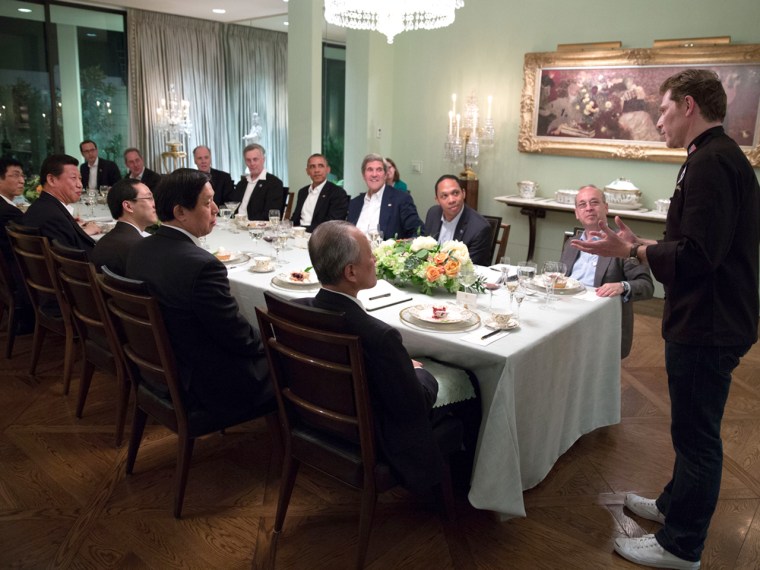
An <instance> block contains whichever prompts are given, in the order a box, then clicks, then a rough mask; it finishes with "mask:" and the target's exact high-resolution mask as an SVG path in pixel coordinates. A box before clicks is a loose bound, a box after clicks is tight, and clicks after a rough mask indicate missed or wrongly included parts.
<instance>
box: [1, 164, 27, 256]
mask: <svg viewBox="0 0 760 570" xmlns="http://www.w3.org/2000/svg"><path fill="white" fill-rule="evenodd" d="M23 191H24V171H23V170H22V169H21V163H20V162H19V161H18V160H16V159H15V158H0V250H1V251H2V252H3V255H4V256H5V260H6V261H7V262H8V263H9V266H10V267H14V266H15V265H16V262H15V261H14V260H13V254H12V253H11V245H10V242H9V241H8V234H6V233H5V226H6V225H8V222H16V223H21V218H22V216H23V215H24V213H23V212H22V211H21V210H19V209H18V207H17V206H16V204H14V203H13V199H14V198H15V197H16V196H20V195H21V193H22V192H23Z"/></svg>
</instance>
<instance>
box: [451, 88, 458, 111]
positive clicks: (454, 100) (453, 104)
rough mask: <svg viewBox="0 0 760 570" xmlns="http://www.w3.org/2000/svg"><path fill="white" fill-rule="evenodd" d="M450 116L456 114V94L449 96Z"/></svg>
mask: <svg viewBox="0 0 760 570" xmlns="http://www.w3.org/2000/svg"><path fill="white" fill-rule="evenodd" d="M451 114H452V115H456V114H457V94H456V93H452V94H451Z"/></svg>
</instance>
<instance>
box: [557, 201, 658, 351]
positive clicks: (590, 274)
mask: <svg viewBox="0 0 760 570" xmlns="http://www.w3.org/2000/svg"><path fill="white" fill-rule="evenodd" d="M608 210H609V208H608V206H607V201H606V199H605V197H604V192H602V191H601V190H599V188H597V187H596V186H584V187H582V188H581V189H580V191H579V192H578V195H577V196H576V197H575V217H576V218H577V219H578V221H579V222H580V223H581V224H583V228H584V232H583V234H581V237H580V239H581V240H586V239H589V238H588V237H587V236H588V233H589V232H592V231H597V230H598V229H599V222H600V221H603V220H606V218H607V212H608ZM570 241H571V240H567V243H565V247H564V248H563V250H562V257H561V258H560V261H562V262H563V263H564V264H565V265H567V274H568V275H569V276H570V277H572V278H573V279H577V280H578V281H580V282H581V283H583V284H584V285H587V286H589V287H596V288H597V289H596V294H597V295H598V296H599V297H617V296H619V297H620V299H621V302H622V306H623V336H622V341H621V346H620V357H621V358H625V357H626V356H628V354H629V353H630V352H631V344H632V343H633V306H632V301H641V300H643V299H651V298H652V294H653V293H654V284H653V283H652V275H651V274H650V273H649V266H648V265H646V264H644V263H639V262H638V261H635V260H633V259H630V258H629V259H618V258H615V257H602V256H599V255H593V254H590V253H581V252H580V251H578V250H577V249H575V248H574V247H571V245H570Z"/></svg>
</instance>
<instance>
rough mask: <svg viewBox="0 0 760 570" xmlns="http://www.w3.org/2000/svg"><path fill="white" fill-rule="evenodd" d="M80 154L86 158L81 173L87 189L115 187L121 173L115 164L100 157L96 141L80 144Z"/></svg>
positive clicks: (85, 141)
mask: <svg viewBox="0 0 760 570" xmlns="http://www.w3.org/2000/svg"><path fill="white" fill-rule="evenodd" d="M79 152H81V153H82V156H83V157H84V162H83V163H82V164H81V165H79V172H80V173H81V174H82V182H83V185H84V187H85V188H100V187H101V186H113V185H114V184H116V181H117V180H118V179H119V178H121V172H119V167H118V166H116V163H115V162H112V161H110V160H106V159H105V158H100V157H99V156H98V145H97V144H95V141H92V140H90V139H86V140H83V141H82V142H81V143H79Z"/></svg>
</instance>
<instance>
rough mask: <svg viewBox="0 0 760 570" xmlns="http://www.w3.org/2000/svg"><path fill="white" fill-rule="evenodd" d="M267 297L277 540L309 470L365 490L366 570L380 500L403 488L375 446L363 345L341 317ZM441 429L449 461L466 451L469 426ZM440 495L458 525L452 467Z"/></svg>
mask: <svg viewBox="0 0 760 570" xmlns="http://www.w3.org/2000/svg"><path fill="white" fill-rule="evenodd" d="M264 296H265V297H266V300H267V308H266V309H265V308H261V307H256V316H257V319H258V322H259V329H260V330H261V331H262V341H263V342H264V347H265V351H266V353H267V358H268V360H269V367H270V374H271V377H272V381H273V382H274V385H275V394H276V397H277V405H278V408H279V411H280V422H281V425H282V435H283V440H284V443H285V454H284V460H283V468H282V478H281V481H280V496H279V500H278V503H277V513H276V515H275V523H274V532H275V535H274V536H275V539H276V537H277V536H278V534H279V533H280V532H281V531H282V527H283V524H284V522H285V515H286V513H287V509H288V504H289V502H290V496H291V493H292V491H293V487H294V484H295V480H296V475H297V473H298V469H299V466H300V465H301V464H306V465H308V466H311V467H312V468H315V469H317V470H319V471H321V472H323V473H325V474H327V475H329V476H331V477H333V478H335V479H337V480H338V481H340V482H342V483H344V484H346V485H348V486H350V487H353V488H355V489H358V490H360V491H361V493H362V497H361V512H360V516H359V539H358V546H357V555H356V567H357V568H362V567H363V565H364V559H365V557H366V553H367V546H368V544H369V536H370V531H371V528H372V518H373V514H374V510H375V505H376V502H377V495H378V493H381V492H383V491H386V490H388V489H391V488H393V487H395V486H396V485H398V484H399V481H398V479H397V478H396V476H395V475H394V473H393V471H392V469H391V467H390V466H389V464H388V463H387V462H386V461H384V459H383V458H382V455H381V452H380V450H379V449H378V446H377V443H376V439H375V428H374V421H373V417H372V407H371V405H370V395H369V388H368V386H367V376H366V370H365V365H364V357H363V354H362V348H361V341H360V339H359V337H358V336H355V335H347V334H342V333H340V332H338V331H340V330H341V329H343V328H344V327H345V321H344V316H343V314H342V313H333V312H330V311H323V310H320V309H316V308H312V307H307V306H304V305H300V304H297V303H293V302H291V301H287V300H285V299H282V298H280V297H277V296H275V295H272V294H270V293H268V292H266V293H264ZM439 426H440V427H439ZM439 426H436V428H435V430H434V435H435V437H436V441H437V442H438V444H439V447H440V448H441V452H442V454H443V455H444V457H448V455H449V454H450V453H454V452H456V451H458V450H459V449H460V448H461V445H462V424H461V421H459V420H456V419H454V418H447V420H446V421H444V422H442V423H441V424H439ZM436 432H437V433H436ZM438 492H439V494H440V493H442V495H443V504H444V506H445V510H446V514H447V515H448V517H449V519H450V520H451V519H453V512H454V507H453V504H454V501H453V494H452V487H451V474H450V471H449V466H448V463H447V464H446V466H445V469H444V483H443V485H442V486H441V488H440V489H438Z"/></svg>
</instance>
